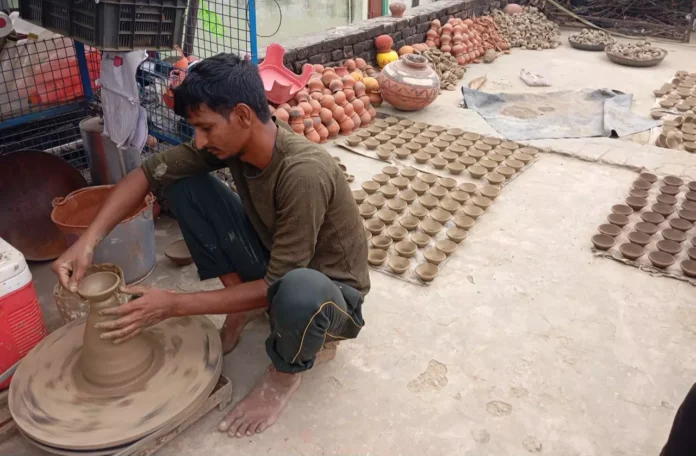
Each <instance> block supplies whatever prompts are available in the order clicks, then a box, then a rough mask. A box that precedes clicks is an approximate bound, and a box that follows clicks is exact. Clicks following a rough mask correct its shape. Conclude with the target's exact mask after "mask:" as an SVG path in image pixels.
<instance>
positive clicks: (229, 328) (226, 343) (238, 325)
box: [220, 310, 263, 355]
mask: <svg viewBox="0 0 696 456" xmlns="http://www.w3.org/2000/svg"><path fill="white" fill-rule="evenodd" d="M262 313H263V310H252V311H251V312H244V313H238V314H228V315H227V318H226V319H225V324H223V325H222V329H220V339H221V340H222V354H223V355H226V354H228V353H229V352H231V351H232V350H233V349H234V347H236V346H237V342H239V337H240V336H241V335H242V331H244V327H245V326H246V325H247V324H248V323H249V322H250V321H251V320H253V319H254V318H256V317H257V316H259V315H261V314H262Z"/></svg>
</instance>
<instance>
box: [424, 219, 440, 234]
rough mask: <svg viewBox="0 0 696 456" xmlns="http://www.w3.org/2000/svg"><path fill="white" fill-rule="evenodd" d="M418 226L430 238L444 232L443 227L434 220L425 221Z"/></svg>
mask: <svg viewBox="0 0 696 456" xmlns="http://www.w3.org/2000/svg"><path fill="white" fill-rule="evenodd" d="M418 226H420V229H421V231H423V232H424V233H425V234H427V235H429V236H435V235H436V234H437V233H439V232H440V231H441V230H442V225H441V224H440V223H438V222H436V221H435V220H432V219H425V220H423V221H421V222H420V224H419V225H418Z"/></svg>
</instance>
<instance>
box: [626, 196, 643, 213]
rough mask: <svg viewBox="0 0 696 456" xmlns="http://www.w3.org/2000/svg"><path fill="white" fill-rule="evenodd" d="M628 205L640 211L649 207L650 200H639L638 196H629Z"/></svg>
mask: <svg viewBox="0 0 696 456" xmlns="http://www.w3.org/2000/svg"><path fill="white" fill-rule="evenodd" d="M626 204H627V205H628V206H629V207H630V208H631V209H633V210H634V211H639V210H641V209H642V208H644V207H645V206H647V205H648V200H646V199H645V198H638V197H637V196H629V197H628V198H626Z"/></svg>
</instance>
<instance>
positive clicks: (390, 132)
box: [379, 128, 399, 141]
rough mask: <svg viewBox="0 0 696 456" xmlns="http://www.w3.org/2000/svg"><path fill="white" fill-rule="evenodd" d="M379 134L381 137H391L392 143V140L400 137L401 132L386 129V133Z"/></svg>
mask: <svg viewBox="0 0 696 456" xmlns="http://www.w3.org/2000/svg"><path fill="white" fill-rule="evenodd" d="M379 134H380V135H386V136H389V138H390V141H391V140H392V139H394V138H396V137H397V136H399V132H398V131H396V130H392V129H389V128H388V129H386V130H384V131H382V132H381V133H379Z"/></svg>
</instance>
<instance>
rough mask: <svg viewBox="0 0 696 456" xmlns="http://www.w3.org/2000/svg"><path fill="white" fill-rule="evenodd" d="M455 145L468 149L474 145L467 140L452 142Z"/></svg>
mask: <svg viewBox="0 0 696 456" xmlns="http://www.w3.org/2000/svg"><path fill="white" fill-rule="evenodd" d="M454 144H455V145H457V146H461V147H464V148H466V149H468V148H469V147H472V146H473V145H474V143H473V142H471V141H469V140H468V139H463V138H462V139H458V140H456V141H455V142H454Z"/></svg>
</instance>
